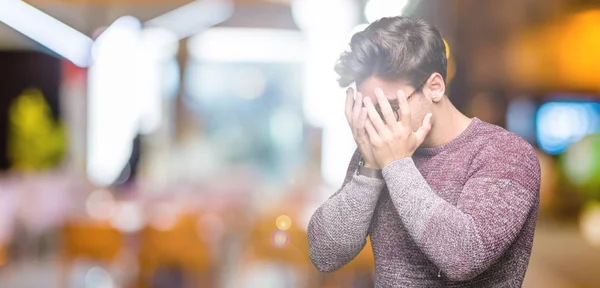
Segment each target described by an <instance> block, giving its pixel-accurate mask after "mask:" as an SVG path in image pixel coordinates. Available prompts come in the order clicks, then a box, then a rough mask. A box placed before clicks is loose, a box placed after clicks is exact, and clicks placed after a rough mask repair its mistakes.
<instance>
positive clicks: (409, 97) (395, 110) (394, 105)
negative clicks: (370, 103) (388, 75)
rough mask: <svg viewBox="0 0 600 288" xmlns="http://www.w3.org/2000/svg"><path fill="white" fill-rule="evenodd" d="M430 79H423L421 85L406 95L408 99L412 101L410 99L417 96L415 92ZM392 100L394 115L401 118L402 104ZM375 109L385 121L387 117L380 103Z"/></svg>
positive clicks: (398, 118)
mask: <svg viewBox="0 0 600 288" xmlns="http://www.w3.org/2000/svg"><path fill="white" fill-rule="evenodd" d="M428 80H429V79H426V80H425V81H423V83H421V85H419V86H417V88H416V89H415V90H414V91H413V92H412V93H410V94H408V96H406V101H407V102H408V101H410V99H411V98H412V97H413V96H415V94H417V93H418V92H420V91H421V89H423V87H424V86H425V84H427V81H428ZM389 102H390V106H391V107H392V111H394V115H395V116H396V121H398V120H400V114H398V110H400V105H399V104H398V100H391V101H389ZM375 110H376V111H377V114H379V117H381V119H383V120H384V121H385V118H384V117H383V113H382V112H381V107H379V104H377V105H375Z"/></svg>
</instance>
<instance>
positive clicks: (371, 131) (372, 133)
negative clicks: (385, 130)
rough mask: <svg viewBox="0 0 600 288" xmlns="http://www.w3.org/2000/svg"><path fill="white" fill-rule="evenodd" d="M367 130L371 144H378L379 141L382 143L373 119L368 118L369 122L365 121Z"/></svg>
mask: <svg viewBox="0 0 600 288" xmlns="http://www.w3.org/2000/svg"><path fill="white" fill-rule="evenodd" d="M365 130H366V131H367V134H368V135H369V141H370V142H371V144H375V145H378V144H377V143H381V141H380V139H379V134H378V133H377V130H376V129H375V127H374V125H373V122H372V121H371V119H367V122H366V123H365Z"/></svg>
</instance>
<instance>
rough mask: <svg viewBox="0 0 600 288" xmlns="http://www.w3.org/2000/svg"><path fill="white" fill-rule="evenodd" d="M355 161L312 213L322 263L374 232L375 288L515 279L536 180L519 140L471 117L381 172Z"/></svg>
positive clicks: (334, 264)
mask: <svg viewBox="0 0 600 288" xmlns="http://www.w3.org/2000/svg"><path fill="white" fill-rule="evenodd" d="M359 160H360V155H359V154H358V151H357V152H355V153H354V155H353V157H352V160H351V161H350V165H349V167H348V173H347V175H346V179H345V181H344V184H343V185H342V188H341V189H340V190H338V191H337V192H336V193H335V194H333V195H332V196H331V197H330V198H329V200H327V201H326V202H325V203H324V204H323V205H321V206H320V207H319V208H318V209H317V211H316V212H315V213H314V215H313V216H312V218H311V220H310V223H309V227H308V240H309V244H310V258H311V260H312V262H313V264H314V265H315V267H316V268H317V269H318V270H319V271H322V272H329V271H334V270H337V269H339V268H340V267H342V266H344V265H345V264H347V263H348V262H350V261H351V260H352V259H353V258H354V257H355V256H356V255H357V254H358V253H359V252H360V251H361V250H362V248H363V247H364V245H365V243H366V237H371V243H372V246H373V253H374V255H375V286H376V287H521V285H522V282H523V279H524V277H525V272H526V270H527V265H528V262H529V256H530V254H531V246H532V243H533V235H534V230H535V223H536V219H537V214H538V206H539V188H540V167H539V161H538V159H537V156H536V154H535V152H534V150H533V148H532V147H531V146H530V145H529V144H528V143H527V142H526V141H525V140H523V139H521V138H520V137H518V136H516V135H515V134H513V133H510V132H508V131H506V130H504V129H503V128H501V127H498V126H495V125H492V124H488V123H485V122H483V121H481V120H479V119H477V118H474V119H473V120H472V122H471V123H470V124H469V126H468V127H467V128H466V129H465V131H463V132H462V133H461V134H460V135H459V136H458V137H457V138H455V139H454V140H452V141H450V142H449V143H447V144H445V145H443V146H441V147H436V148H420V149H418V150H417V152H416V153H415V155H413V157H412V158H404V159H401V160H398V161H395V162H393V163H391V164H389V165H388V166H386V167H385V168H384V169H383V175H384V180H381V179H375V178H368V177H366V176H361V175H357V174H356V170H357V167H358V163H359Z"/></svg>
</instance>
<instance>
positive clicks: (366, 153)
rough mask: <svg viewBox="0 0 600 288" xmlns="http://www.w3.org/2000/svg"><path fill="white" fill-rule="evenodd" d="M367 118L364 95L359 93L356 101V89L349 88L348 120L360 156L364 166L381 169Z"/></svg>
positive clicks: (347, 100)
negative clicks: (368, 131) (367, 129)
mask: <svg viewBox="0 0 600 288" xmlns="http://www.w3.org/2000/svg"><path fill="white" fill-rule="evenodd" d="M367 116H368V115H367V108H365V107H363V96H362V94H361V93H360V92H359V93H357V95H356V101H355V100H354V89H352V88H348V90H346V119H347V120H348V124H349V125H350V129H351V130H352V136H354V141H356V145H358V150H359V151H360V155H361V156H362V158H363V160H364V166H365V167H367V168H371V169H381V167H379V166H378V165H377V162H376V161H375V157H374V156H373V149H372V148H371V142H370V141H369V136H368V135H367V131H366V130H365V125H366V123H367V120H368V119H367V118H368V117H367Z"/></svg>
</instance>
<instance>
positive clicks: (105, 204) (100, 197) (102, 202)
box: [85, 189, 115, 220]
mask: <svg viewBox="0 0 600 288" xmlns="http://www.w3.org/2000/svg"><path fill="white" fill-rule="evenodd" d="M85 207H86V210H87V213H88V215H89V216H90V217H91V218H94V219H98V220H107V219H109V218H110V217H111V216H112V215H113V213H114V212H115V199H114V197H113V196H112V194H111V193H110V192H109V191H108V190H105V189H98V190H95V191H94V192H92V193H90V195H89V196H88V198H87V200H86V203H85Z"/></svg>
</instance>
